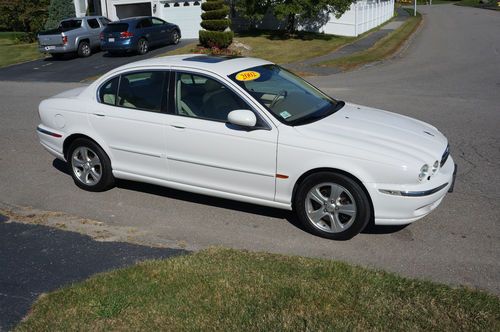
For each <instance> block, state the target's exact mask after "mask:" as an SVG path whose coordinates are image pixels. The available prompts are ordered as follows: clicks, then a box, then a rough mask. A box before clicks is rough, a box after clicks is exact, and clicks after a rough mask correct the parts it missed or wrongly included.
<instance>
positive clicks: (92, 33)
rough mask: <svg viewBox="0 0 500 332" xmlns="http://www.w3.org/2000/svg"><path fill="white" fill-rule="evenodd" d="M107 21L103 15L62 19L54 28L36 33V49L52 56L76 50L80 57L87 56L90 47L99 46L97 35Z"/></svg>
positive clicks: (90, 52)
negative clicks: (37, 45) (37, 46)
mask: <svg viewBox="0 0 500 332" xmlns="http://www.w3.org/2000/svg"><path fill="white" fill-rule="evenodd" d="M109 22H111V21H110V20H108V19H107V18H106V17H104V16H85V17H76V18H70V19H66V20H63V21H61V23H60V24H59V26H58V27H57V28H56V29H52V30H48V31H43V32H40V33H39V34H38V44H39V48H38V49H39V50H40V52H42V53H50V54H51V55H52V56H54V57H58V56H60V55H62V54H65V53H72V52H77V53H78V56H80V57H88V56H90V55H91V54H92V49H96V48H99V47H100V40H99V35H100V33H101V32H102V30H103V29H104V27H106V25H108V23H109Z"/></svg>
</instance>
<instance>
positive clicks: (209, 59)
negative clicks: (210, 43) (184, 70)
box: [183, 55, 235, 63]
mask: <svg viewBox="0 0 500 332" xmlns="http://www.w3.org/2000/svg"><path fill="white" fill-rule="evenodd" d="M234 58H235V57H234V56H212V55H208V56H192V57H189V58H185V59H183V61H195V62H204V63H219V62H223V61H227V60H231V59H234Z"/></svg>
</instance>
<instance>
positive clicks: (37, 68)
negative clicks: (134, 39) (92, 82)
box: [0, 39, 194, 82]
mask: <svg viewBox="0 0 500 332" xmlns="http://www.w3.org/2000/svg"><path fill="white" fill-rule="evenodd" d="M193 41H194V40H192V39H186V40H181V42H180V43H179V44H177V45H168V46H163V47H159V48H155V49H152V50H151V51H150V52H148V53H147V54H145V55H137V54H134V53H131V54H126V55H120V56H112V55H110V54H108V53H107V52H97V53H94V54H92V55H91V56H90V57H88V58H78V57H75V56H67V57H66V58H64V59H54V58H52V57H50V56H49V57H47V58H45V59H40V60H35V61H30V62H25V63H21V64H17V65H12V66H9V67H5V68H0V81H28V82H81V81H83V80H85V79H87V78H90V77H94V76H98V75H102V74H104V73H106V72H107V71H109V70H111V69H114V68H116V67H119V66H121V65H124V64H127V63H130V62H133V61H138V60H144V59H148V58H151V57H154V56H158V55H160V54H163V53H165V52H168V51H171V50H174V49H176V48H179V47H182V46H185V45H186V44H189V43H191V42H193Z"/></svg>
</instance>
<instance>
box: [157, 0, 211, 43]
mask: <svg viewBox="0 0 500 332" xmlns="http://www.w3.org/2000/svg"><path fill="white" fill-rule="evenodd" d="M177 3H178V4H179V5H178V6H175V1H169V2H166V3H165V4H161V5H160V7H159V10H158V11H157V15H156V16H158V17H160V18H162V19H164V20H165V21H167V22H172V23H175V24H177V25H178V26H179V28H180V29H181V34H182V38H185V39H188V38H198V31H200V29H201V27H200V23H201V13H202V10H201V3H202V1H195V0H189V1H179V2H177ZM167 5H168V6H167Z"/></svg>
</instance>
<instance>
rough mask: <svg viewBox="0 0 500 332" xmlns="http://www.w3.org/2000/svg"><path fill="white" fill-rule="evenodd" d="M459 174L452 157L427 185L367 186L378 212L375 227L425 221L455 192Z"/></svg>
mask: <svg viewBox="0 0 500 332" xmlns="http://www.w3.org/2000/svg"><path fill="white" fill-rule="evenodd" d="M456 170H457V167H456V165H455V163H454V162H453V159H452V158H451V157H450V158H448V160H447V161H446V163H445V165H443V167H442V168H441V169H440V170H439V172H438V174H436V175H435V176H434V177H433V179H431V180H430V181H428V182H427V183H425V184H420V185H415V186H401V185H400V186H397V185H388V184H368V185H366V187H367V189H368V191H369V193H370V197H371V199H372V203H373V207H374V210H375V224H377V225H404V224H409V223H411V222H414V221H416V220H418V219H420V218H423V217H425V216H426V215H428V214H429V213H430V212H431V211H433V210H434V209H435V208H437V207H438V206H439V204H440V203H441V201H442V200H443V198H444V196H446V193H447V192H452V191H453V187H454V184H455V177H456ZM387 188H390V189H387Z"/></svg>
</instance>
